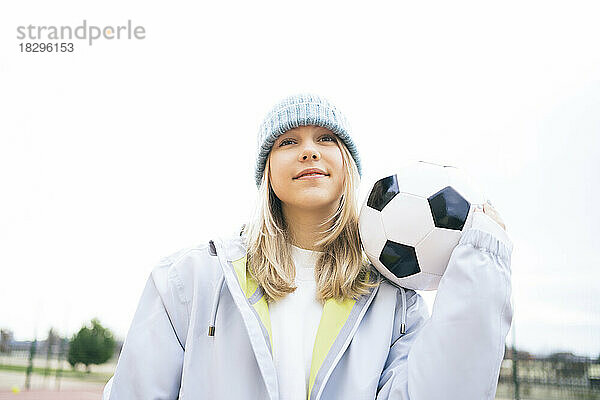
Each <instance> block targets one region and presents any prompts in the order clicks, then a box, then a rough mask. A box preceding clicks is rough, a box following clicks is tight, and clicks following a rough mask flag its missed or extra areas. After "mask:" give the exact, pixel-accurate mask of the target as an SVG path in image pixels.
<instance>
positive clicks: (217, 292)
mask: <svg viewBox="0 0 600 400" xmlns="http://www.w3.org/2000/svg"><path fill="white" fill-rule="evenodd" d="M209 245H210V249H209V252H210V254H211V255H213V256H216V255H217V247H216V246H215V242H213V241H212V240H211V241H209ZM224 282H225V275H223V276H221V278H220V279H219V282H218V283H217V288H216V289H215V294H214V295H213V305H212V309H211V312H210V325H208V336H215V320H216V319H217V307H219V298H220V297H221V296H220V295H221V289H222V288H223V283H224Z"/></svg>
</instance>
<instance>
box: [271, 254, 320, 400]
mask: <svg viewBox="0 0 600 400" xmlns="http://www.w3.org/2000/svg"><path fill="white" fill-rule="evenodd" d="M319 254H320V252H318V251H312V250H306V249H302V248H300V247H296V246H294V245H292V257H293V259H294V265H295V266H296V281H295V284H296V286H297V289H296V291H295V292H293V293H289V294H288V295H287V296H286V297H284V298H283V299H281V300H279V301H277V302H273V303H271V304H270V305H269V314H270V318H271V333H272V334H273V359H274V361H275V369H276V370H277V380H278V382H279V398H280V399H281V400H306V395H307V391H308V380H309V378H310V364H311V361H312V351H313V346H314V343H315V337H316V335H317V328H318V327H319V322H320V321H321V314H322V313H323V306H322V305H321V304H320V303H319V302H318V301H317V300H316V297H315V296H316V283H315V278H314V271H315V263H316V261H317V258H318V256H319Z"/></svg>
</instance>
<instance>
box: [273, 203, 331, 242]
mask: <svg viewBox="0 0 600 400" xmlns="http://www.w3.org/2000/svg"><path fill="white" fill-rule="evenodd" d="M333 213H335V209H334V210H333V211H332V210H331V209H322V210H315V209H309V210H307V209H298V208H291V209H290V208H286V207H285V206H284V207H283V215H284V217H285V220H286V222H287V226H288V229H289V232H290V236H291V237H292V244H293V245H294V246H297V247H300V248H302V249H306V250H313V251H320V249H318V248H317V247H316V246H315V243H316V242H317V240H319V239H320V235H319V232H320V231H324V230H326V229H327V228H329V227H330V226H331V223H330V224H329V226H321V225H320V224H322V223H323V222H325V221H326V220H327V218H329V217H331V215H333Z"/></svg>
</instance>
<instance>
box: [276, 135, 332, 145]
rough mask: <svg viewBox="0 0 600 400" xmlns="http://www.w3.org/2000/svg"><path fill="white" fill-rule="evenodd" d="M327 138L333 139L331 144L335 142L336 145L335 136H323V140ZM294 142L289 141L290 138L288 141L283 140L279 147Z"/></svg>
mask: <svg viewBox="0 0 600 400" xmlns="http://www.w3.org/2000/svg"><path fill="white" fill-rule="evenodd" d="M327 138H329V139H331V142H334V143H335V141H336V140H335V137H334V136H332V135H324V136H321V139H327ZM293 141H294V140H293V139H289V138H288V139H283V140H282V141H281V142H280V143H279V147H281V146H283V145H285V144H286V143H287V142H293Z"/></svg>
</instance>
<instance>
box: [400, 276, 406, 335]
mask: <svg viewBox="0 0 600 400" xmlns="http://www.w3.org/2000/svg"><path fill="white" fill-rule="evenodd" d="M400 292H401V293H402V324H401V325H400V333H401V334H404V333H406V292H405V291H404V288H402V287H400Z"/></svg>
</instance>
